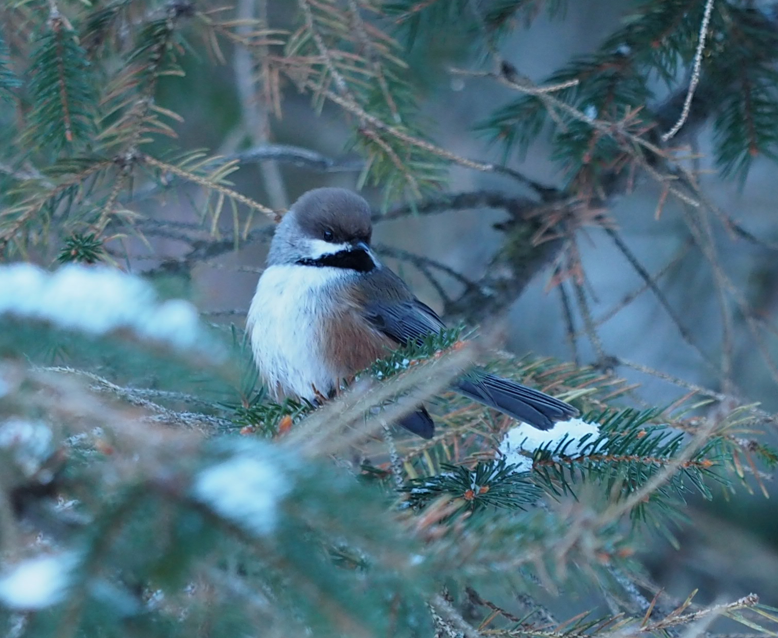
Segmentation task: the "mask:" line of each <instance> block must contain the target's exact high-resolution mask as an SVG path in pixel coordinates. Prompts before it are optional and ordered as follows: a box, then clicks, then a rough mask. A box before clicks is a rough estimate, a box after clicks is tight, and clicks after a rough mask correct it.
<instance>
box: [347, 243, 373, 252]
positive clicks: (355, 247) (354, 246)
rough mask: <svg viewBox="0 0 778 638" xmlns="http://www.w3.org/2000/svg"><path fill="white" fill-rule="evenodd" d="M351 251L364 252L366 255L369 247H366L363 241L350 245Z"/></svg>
mask: <svg viewBox="0 0 778 638" xmlns="http://www.w3.org/2000/svg"><path fill="white" fill-rule="evenodd" d="M351 249H352V250H364V251H365V252H366V253H368V254H370V246H368V245H367V244H366V243H365V242H363V241H355V242H352V243H351Z"/></svg>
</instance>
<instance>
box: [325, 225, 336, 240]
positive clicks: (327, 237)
mask: <svg viewBox="0 0 778 638" xmlns="http://www.w3.org/2000/svg"><path fill="white" fill-rule="evenodd" d="M323 237H324V241H332V238H333V237H334V235H333V234H332V231H331V230H330V229H329V228H327V229H326V230H325V231H324V233H323Z"/></svg>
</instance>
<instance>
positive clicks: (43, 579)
mask: <svg viewBox="0 0 778 638" xmlns="http://www.w3.org/2000/svg"><path fill="white" fill-rule="evenodd" d="M78 562H79V561H78V558H77V556H76V555H75V554H73V553H62V554H51V555H48V556H36V557H35V558H29V559H27V560H25V561H22V562H20V563H18V564H17V565H15V566H14V567H12V568H11V569H10V570H9V571H7V572H5V573H4V574H2V575H0V605H2V606H4V607H8V608H10V609H18V610H24V611H28V610H33V609H43V608H45V607H50V606H52V605H56V604H57V603H60V602H62V601H63V600H64V599H65V597H66V595H67V591H68V588H69V587H70V585H71V583H72V581H73V576H74V573H75V569H76V567H77V565H78Z"/></svg>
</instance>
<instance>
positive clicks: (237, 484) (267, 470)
mask: <svg viewBox="0 0 778 638" xmlns="http://www.w3.org/2000/svg"><path fill="white" fill-rule="evenodd" d="M241 447H243V446H241ZM262 451H263V450H262V448H261V447H260V446H251V447H248V446H246V447H245V448H244V449H239V450H238V452H237V453H235V454H233V455H232V456H230V457H229V458H227V459H225V460H222V461H220V462H218V463H215V464H213V465H211V466H210V467H207V468H205V469H204V470H201V471H200V473H199V474H197V476H196V477H195V479H194V483H193V486H192V494H193V496H194V498H195V499H196V500H197V501H199V502H201V503H202V504H203V505H205V506H207V507H208V508H209V509H211V510H212V511H213V512H214V513H216V514H217V515H219V516H221V517H222V518H224V519H226V520H229V521H232V522H233V523H236V524H237V525H238V526H240V527H242V528H243V529H245V530H247V531H249V532H251V533H253V534H257V535H259V536H267V535H269V534H271V533H272V532H273V531H274V530H275V527H276V522H277V519H278V505H279V503H280V501H281V500H282V499H283V498H284V497H285V496H286V495H287V494H288V493H289V492H290V491H291V489H292V482H291V479H290V478H289V476H287V475H288V472H287V471H286V470H287V469H288V468H284V467H282V465H283V463H280V462H278V459H277V457H278V455H279V454H278V450H270V449H267V450H264V452H265V453H264V454H263V453H262Z"/></svg>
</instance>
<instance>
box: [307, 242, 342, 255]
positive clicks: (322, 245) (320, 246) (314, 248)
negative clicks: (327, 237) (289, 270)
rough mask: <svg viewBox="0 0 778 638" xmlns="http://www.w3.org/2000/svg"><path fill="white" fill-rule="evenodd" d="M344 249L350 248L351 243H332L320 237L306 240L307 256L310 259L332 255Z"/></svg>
mask: <svg viewBox="0 0 778 638" xmlns="http://www.w3.org/2000/svg"><path fill="white" fill-rule="evenodd" d="M344 250H351V245H350V244H333V243H330V242H328V241H324V240H322V239H309V240H308V256H309V257H310V259H319V258H320V257H324V256H325V255H334V254H335V253H339V252H341V251H344Z"/></svg>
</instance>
